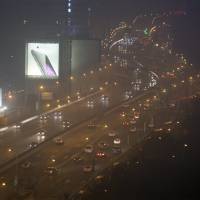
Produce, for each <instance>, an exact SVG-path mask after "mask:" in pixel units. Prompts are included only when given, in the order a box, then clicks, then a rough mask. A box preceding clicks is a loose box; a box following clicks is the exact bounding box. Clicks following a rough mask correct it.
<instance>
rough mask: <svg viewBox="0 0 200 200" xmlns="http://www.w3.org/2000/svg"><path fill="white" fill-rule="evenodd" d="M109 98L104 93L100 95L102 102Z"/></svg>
mask: <svg viewBox="0 0 200 200" xmlns="http://www.w3.org/2000/svg"><path fill="white" fill-rule="evenodd" d="M108 100H109V98H108V96H106V95H104V94H103V95H101V101H102V102H107V101H108Z"/></svg>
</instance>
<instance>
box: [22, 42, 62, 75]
mask: <svg viewBox="0 0 200 200" xmlns="http://www.w3.org/2000/svg"><path fill="white" fill-rule="evenodd" d="M27 51H28V52H27V54H26V55H27V58H26V62H27V63H26V76H28V77H30V78H46V79H52V78H57V77H58V76H59V44H58V43H28V47H27Z"/></svg>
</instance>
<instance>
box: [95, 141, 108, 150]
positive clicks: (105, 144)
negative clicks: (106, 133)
mask: <svg viewBox="0 0 200 200" xmlns="http://www.w3.org/2000/svg"><path fill="white" fill-rule="evenodd" d="M98 147H99V148H100V149H107V148H108V147H109V145H108V143H106V142H99V143H98Z"/></svg>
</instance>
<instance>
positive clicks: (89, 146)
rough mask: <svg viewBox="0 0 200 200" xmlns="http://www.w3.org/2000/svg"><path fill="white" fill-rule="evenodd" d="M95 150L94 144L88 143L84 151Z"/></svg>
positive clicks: (90, 151)
mask: <svg viewBox="0 0 200 200" xmlns="http://www.w3.org/2000/svg"><path fill="white" fill-rule="evenodd" d="M93 150H94V148H93V146H92V145H87V146H86V147H85V148H84V152H85V153H92V152H93Z"/></svg>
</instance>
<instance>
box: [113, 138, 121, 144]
mask: <svg viewBox="0 0 200 200" xmlns="http://www.w3.org/2000/svg"><path fill="white" fill-rule="evenodd" d="M113 143H114V144H121V140H120V138H115V139H114V140H113Z"/></svg>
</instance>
